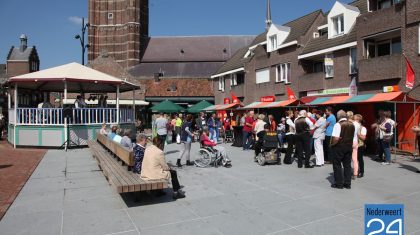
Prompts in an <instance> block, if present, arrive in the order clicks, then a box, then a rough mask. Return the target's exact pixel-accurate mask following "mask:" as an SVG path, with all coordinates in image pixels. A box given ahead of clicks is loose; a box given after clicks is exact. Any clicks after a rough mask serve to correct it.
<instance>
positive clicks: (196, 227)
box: [140, 220, 221, 235]
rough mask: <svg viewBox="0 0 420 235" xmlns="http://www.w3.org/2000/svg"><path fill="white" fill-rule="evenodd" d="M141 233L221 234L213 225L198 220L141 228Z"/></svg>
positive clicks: (144, 234) (168, 234) (150, 234)
mask: <svg viewBox="0 0 420 235" xmlns="http://www.w3.org/2000/svg"><path fill="white" fill-rule="evenodd" d="M140 233H141V234H142V235H172V234H183V235H197V234H200V235H218V234H221V233H220V232H219V231H217V230H216V228H215V227H214V226H211V225H208V224H206V223H204V222H202V221H200V220H193V221H187V222H180V223H175V224H169V225H163V226H158V227H155V228H151V229H145V230H141V231H140Z"/></svg>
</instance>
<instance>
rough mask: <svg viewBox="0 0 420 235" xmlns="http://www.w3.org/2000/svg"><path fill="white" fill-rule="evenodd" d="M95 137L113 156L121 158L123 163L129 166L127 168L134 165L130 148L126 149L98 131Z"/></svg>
mask: <svg viewBox="0 0 420 235" xmlns="http://www.w3.org/2000/svg"><path fill="white" fill-rule="evenodd" d="M97 139H98V142H99V143H100V144H102V146H103V147H104V148H105V149H107V150H108V151H109V152H110V153H111V154H112V155H113V156H115V157H117V158H118V159H119V160H121V161H122V162H123V165H124V164H125V165H127V166H129V169H130V167H132V166H134V155H133V151H132V150H128V149H127V148H125V147H123V146H122V145H121V144H119V143H117V142H115V141H113V140H111V139H110V138H108V137H107V136H105V135H102V134H100V133H98V134H97Z"/></svg>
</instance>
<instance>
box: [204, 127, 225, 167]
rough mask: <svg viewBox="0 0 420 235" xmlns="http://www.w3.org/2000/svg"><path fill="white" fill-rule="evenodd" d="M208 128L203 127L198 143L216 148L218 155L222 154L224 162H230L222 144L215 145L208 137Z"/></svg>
mask: <svg viewBox="0 0 420 235" xmlns="http://www.w3.org/2000/svg"><path fill="white" fill-rule="evenodd" d="M208 135H209V129H208V128H207V127H203V133H202V134H201V136H200V144H201V145H202V147H208V148H211V149H214V150H216V151H217V152H218V153H219V154H220V156H222V157H223V158H224V159H225V161H226V162H230V159H229V158H228V156H227V153H226V149H225V148H224V147H223V146H220V145H217V144H216V143H214V142H213V141H211V140H210V139H209V136H208Z"/></svg>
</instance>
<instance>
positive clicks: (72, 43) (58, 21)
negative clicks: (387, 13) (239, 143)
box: [0, 0, 351, 69]
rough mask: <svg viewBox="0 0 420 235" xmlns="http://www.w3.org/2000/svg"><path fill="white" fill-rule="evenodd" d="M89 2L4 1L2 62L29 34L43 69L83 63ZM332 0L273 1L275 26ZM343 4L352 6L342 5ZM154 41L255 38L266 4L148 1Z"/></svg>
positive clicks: (0, 11) (0, 5)
mask: <svg viewBox="0 0 420 235" xmlns="http://www.w3.org/2000/svg"><path fill="white" fill-rule="evenodd" d="M87 2H88V1H87V0H24V1H23V0H0V26H1V29H2V33H1V36H0V63H5V61H6V56H7V53H8V52H9V49H10V47H11V46H12V45H15V46H18V45H19V36H20V35H21V34H22V33H25V34H26V35H28V38H29V45H30V46H32V45H35V46H36V47H37V50H38V54H39V56H40V59H41V69H45V68H49V67H53V66H57V65H61V64H65V63H68V62H73V61H76V62H79V63H81V48H80V43H79V42H78V41H77V40H75V39H74V36H75V35H76V34H78V33H79V32H80V28H81V23H80V18H81V17H86V18H87V14H88V13H87V10H88V9H87V8H88V6H87ZM334 2H335V1H333V0H315V1H314V0H293V1H285V0H271V9H272V18H273V22H274V23H276V24H282V23H285V22H287V21H290V20H293V19H295V18H298V17H300V16H302V15H305V14H307V13H310V12H312V11H314V10H317V9H324V10H329V9H330V8H331V7H332V5H333V4H334ZM342 2H351V0H343V1H342ZM149 4H150V26H149V32H150V35H151V36H173V35H225V34H229V35H256V34H259V33H261V32H263V31H264V20H265V9H266V0H149Z"/></svg>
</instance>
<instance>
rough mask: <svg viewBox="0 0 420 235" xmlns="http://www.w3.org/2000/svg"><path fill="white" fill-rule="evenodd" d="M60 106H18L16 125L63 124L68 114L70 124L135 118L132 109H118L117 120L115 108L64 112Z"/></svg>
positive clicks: (11, 111) (124, 120)
mask: <svg viewBox="0 0 420 235" xmlns="http://www.w3.org/2000/svg"><path fill="white" fill-rule="evenodd" d="M65 112H67V111H65V110H64V109H62V108H18V109H17V117H16V124H17V125H64V117H65V116H68V124H70V125H87V124H102V123H108V124H114V123H115V124H118V123H132V122H134V120H135V116H134V112H133V110H132V109H120V110H119V120H118V119H117V109H116V108H81V109H72V110H69V111H68V112H70V113H65ZM14 115H15V113H14V110H13V109H11V110H9V120H10V123H12V124H14V123H13V122H14Z"/></svg>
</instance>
